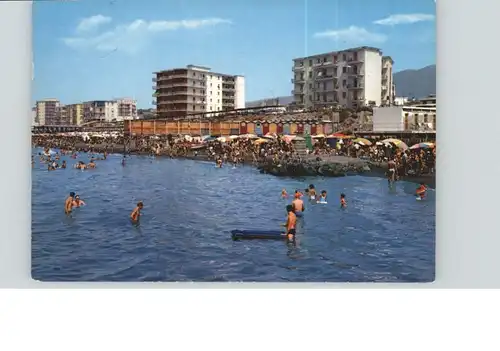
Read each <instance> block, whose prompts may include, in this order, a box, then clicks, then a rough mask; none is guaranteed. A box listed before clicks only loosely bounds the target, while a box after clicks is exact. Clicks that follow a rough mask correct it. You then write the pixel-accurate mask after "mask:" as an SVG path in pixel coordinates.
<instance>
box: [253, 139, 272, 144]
mask: <svg viewBox="0 0 500 351" xmlns="http://www.w3.org/2000/svg"><path fill="white" fill-rule="evenodd" d="M268 142H269V140H268V139H262V138H260V139H257V140H255V141H254V143H255V144H257V145H260V144H263V143H268Z"/></svg>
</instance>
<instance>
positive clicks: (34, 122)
mask: <svg viewBox="0 0 500 351" xmlns="http://www.w3.org/2000/svg"><path fill="white" fill-rule="evenodd" d="M31 125H32V126H37V125H38V120H37V117H36V106H35V107H32V108H31Z"/></svg>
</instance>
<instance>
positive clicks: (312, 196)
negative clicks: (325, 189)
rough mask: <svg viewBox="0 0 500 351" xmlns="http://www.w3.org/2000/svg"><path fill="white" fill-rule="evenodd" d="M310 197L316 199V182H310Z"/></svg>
mask: <svg viewBox="0 0 500 351" xmlns="http://www.w3.org/2000/svg"><path fill="white" fill-rule="evenodd" d="M309 198H310V199H311V200H316V189H315V188H314V184H309Z"/></svg>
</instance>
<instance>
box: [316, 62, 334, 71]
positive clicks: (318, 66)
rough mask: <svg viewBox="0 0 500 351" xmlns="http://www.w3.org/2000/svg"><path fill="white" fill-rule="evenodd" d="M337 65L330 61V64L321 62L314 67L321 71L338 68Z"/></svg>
mask: <svg viewBox="0 0 500 351" xmlns="http://www.w3.org/2000/svg"><path fill="white" fill-rule="evenodd" d="M336 66H337V63H336V62H333V61H328V62H320V63H315V64H314V65H313V69H315V70H316V69H320V68H327V67H336Z"/></svg>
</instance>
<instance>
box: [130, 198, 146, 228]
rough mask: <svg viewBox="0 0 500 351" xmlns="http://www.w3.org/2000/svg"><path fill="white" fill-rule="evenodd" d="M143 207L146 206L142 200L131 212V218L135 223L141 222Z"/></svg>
mask: <svg viewBox="0 0 500 351" xmlns="http://www.w3.org/2000/svg"><path fill="white" fill-rule="evenodd" d="M143 207H144V204H143V203H142V201H139V202H138V203H137V206H136V207H135V208H134V210H133V211H132V213H131V214H130V219H131V220H132V222H133V223H134V224H138V223H139V219H140V217H141V210H142V209H143Z"/></svg>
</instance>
